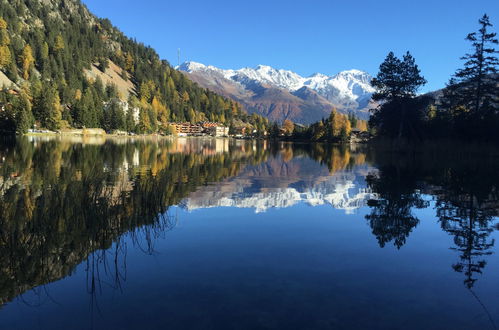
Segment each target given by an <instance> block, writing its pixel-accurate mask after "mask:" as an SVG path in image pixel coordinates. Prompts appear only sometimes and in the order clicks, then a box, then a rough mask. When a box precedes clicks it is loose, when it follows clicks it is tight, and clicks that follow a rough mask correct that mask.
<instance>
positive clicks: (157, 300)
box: [0, 138, 499, 329]
mask: <svg viewBox="0 0 499 330" xmlns="http://www.w3.org/2000/svg"><path fill="white" fill-rule="evenodd" d="M498 188H499V157H497V156H494V154H493V153H491V152H490V153H488V152H485V153H469V152H458V151H453V150H448V149H447V150H446V149H442V150H439V149H438V148H435V149H434V150H432V151H431V152H430V151H428V152H417V153H415V152H407V153H400V152H399V153H390V152H387V151H386V150H385V151H379V150H374V149H369V148H365V147H363V148H361V147H357V148H353V149H352V148H339V147H333V146H327V145H321V144H286V143H276V144H270V143H265V142H253V141H234V140H225V139H201V138H200V139H194V138H193V139H177V140H140V139H137V140H131V139H117V140H102V139H98V138H96V139H86V140H78V139H75V140H67V139H65V140H58V139H51V138H46V139H44V138H23V139H18V140H7V141H2V142H0V305H1V307H0V328H1V329H495V328H497V327H498V326H499V258H498V251H497V246H496V242H495V239H496V238H497V237H498V229H499V226H498V219H499V218H498V212H499V190H498Z"/></svg>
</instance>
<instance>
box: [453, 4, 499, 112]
mask: <svg viewBox="0 0 499 330" xmlns="http://www.w3.org/2000/svg"><path fill="white" fill-rule="evenodd" d="M478 22H479V24H480V29H479V30H478V32H473V33H470V34H468V36H467V37H466V40H467V41H469V42H471V44H472V46H473V53H468V54H466V55H465V56H463V57H462V58H461V59H462V60H464V61H465V63H464V68H462V69H458V70H457V71H456V73H455V74H454V78H453V79H452V80H451V81H450V82H449V84H448V87H447V89H448V91H447V95H446V99H447V102H449V103H451V104H452V105H453V106H454V107H455V106H464V107H466V108H467V109H469V110H470V111H471V112H472V113H473V114H474V115H475V116H479V115H485V113H486V112H487V111H497V110H498V107H499V99H498V97H497V96H498V95H499V87H498V85H499V76H498V75H497V72H498V71H497V69H498V66H499V59H498V57H497V54H498V51H497V50H496V49H495V48H494V45H497V44H498V40H497V39H496V33H491V32H489V28H490V27H492V24H491V23H490V20H489V17H488V16H487V15H486V14H485V15H483V17H482V18H481V19H480V20H479V21H478Z"/></svg>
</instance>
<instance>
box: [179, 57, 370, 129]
mask: <svg viewBox="0 0 499 330" xmlns="http://www.w3.org/2000/svg"><path fill="white" fill-rule="evenodd" d="M177 70H179V71H182V72H184V73H186V74H187V75H188V76H189V77H190V78H191V79H192V80H194V81H196V82H197V83H198V84H200V85H201V86H203V87H205V88H208V89H211V90H213V91H215V92H217V93H221V94H222V95H224V96H226V97H229V98H231V99H233V100H237V101H238V102H240V103H242V104H243V105H244V106H245V108H246V110H247V111H248V112H250V113H258V114H261V115H264V116H267V117H268V118H269V119H271V120H274V121H279V122H282V121H284V120H285V119H290V120H292V121H295V122H298V123H303V124H310V123H312V122H315V121H318V120H320V119H322V118H324V117H327V116H328V115H329V113H330V112H331V110H332V108H333V107H334V108H336V109H337V110H339V111H340V112H343V113H348V112H353V113H355V114H356V115H357V116H358V117H359V118H362V119H367V118H368V117H369V109H370V108H372V107H373V104H372V103H370V100H371V95H372V93H373V92H374V88H373V87H372V86H371V85H370V81H371V79H372V77H371V76H370V75H369V74H368V73H367V72H364V71H361V70H357V69H351V70H346V71H342V72H339V73H338V74H336V75H332V76H328V75H325V74H322V73H314V74H312V75H310V76H308V77H302V76H300V75H299V74H297V73H295V72H293V71H289V70H284V69H275V68H273V67H271V66H268V65H258V66H256V67H255V68H249V67H245V68H242V69H238V70H233V69H220V68H217V67H215V66H212V65H204V64H202V63H198V62H193V61H188V62H184V63H182V64H181V65H180V66H178V67H177ZM276 89H279V90H280V92H279V93H278V92H277V91H276ZM262 90H270V91H272V92H270V93H262ZM269 94H273V95H280V96H279V97H277V96H275V97H270V98H269V97H268V96H269ZM262 95H263V97H262Z"/></svg>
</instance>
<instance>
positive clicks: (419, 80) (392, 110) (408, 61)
mask: <svg viewBox="0 0 499 330" xmlns="http://www.w3.org/2000/svg"><path fill="white" fill-rule="evenodd" d="M425 83H426V80H425V78H424V77H423V76H421V71H420V70H419V68H418V66H417V65H416V62H415V60H414V57H413V56H412V55H411V54H410V53H409V52H407V53H406V54H405V55H404V56H403V59H402V60H400V59H399V58H397V57H396V56H395V55H394V54H393V52H390V53H388V56H387V57H386V59H385V61H384V62H383V63H382V64H381V65H380V69H379V73H378V74H377V76H376V77H375V78H373V80H372V82H371V85H372V86H373V87H374V88H375V89H376V92H375V93H374V94H373V100H375V101H382V104H381V105H380V106H379V107H378V108H377V109H375V110H374V111H373V116H372V117H371V119H370V122H371V125H372V126H373V127H375V128H376V129H377V131H378V134H379V135H385V136H389V137H398V138H401V137H406V138H411V137H414V136H417V137H419V132H418V131H417V129H416V127H417V125H418V122H419V121H420V120H421V119H420V114H419V111H420V109H419V106H420V104H419V102H413V100H414V98H415V96H416V93H417V91H418V89H419V88H420V87H421V86H422V85H424V84H425Z"/></svg>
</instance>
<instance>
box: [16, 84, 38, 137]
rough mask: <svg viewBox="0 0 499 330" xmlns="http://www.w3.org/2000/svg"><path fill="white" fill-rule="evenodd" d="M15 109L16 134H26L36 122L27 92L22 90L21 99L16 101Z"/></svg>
mask: <svg viewBox="0 0 499 330" xmlns="http://www.w3.org/2000/svg"><path fill="white" fill-rule="evenodd" d="M14 108H15V122H16V132H17V133H18V134H25V133H26V132H27V131H28V129H30V128H31V127H32V126H33V122H34V119H33V113H32V112H31V101H30V100H29V96H28V93H27V92H26V91H25V90H21V92H20V94H19V97H18V98H17V99H16V101H15V104H14Z"/></svg>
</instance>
